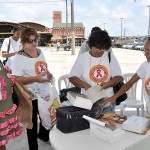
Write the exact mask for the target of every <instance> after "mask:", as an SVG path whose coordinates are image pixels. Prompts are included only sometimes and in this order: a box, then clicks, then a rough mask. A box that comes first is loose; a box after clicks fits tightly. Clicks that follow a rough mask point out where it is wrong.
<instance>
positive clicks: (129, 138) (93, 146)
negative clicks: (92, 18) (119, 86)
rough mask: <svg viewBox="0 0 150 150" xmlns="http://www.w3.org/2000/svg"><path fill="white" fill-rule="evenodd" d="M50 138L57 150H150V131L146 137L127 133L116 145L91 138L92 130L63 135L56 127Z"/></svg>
mask: <svg viewBox="0 0 150 150" xmlns="http://www.w3.org/2000/svg"><path fill="white" fill-rule="evenodd" d="M49 138H50V141H51V145H52V147H53V148H54V149H55V150H100V149H101V150H109V149H110V150H124V149H125V150H150V131H149V132H148V133H147V134H146V135H139V134H136V133H132V132H128V131H126V136H125V137H124V138H123V139H121V140H120V141H118V142H117V143H115V144H109V143H106V142H104V141H103V140H101V139H99V138H96V137H93V136H90V129H87V130H82V131H78V132H74V133H68V134H65V133H62V132H61V131H59V130H58V129H57V128H56V126H55V127H54V128H53V129H52V130H51V131H50V134H49Z"/></svg>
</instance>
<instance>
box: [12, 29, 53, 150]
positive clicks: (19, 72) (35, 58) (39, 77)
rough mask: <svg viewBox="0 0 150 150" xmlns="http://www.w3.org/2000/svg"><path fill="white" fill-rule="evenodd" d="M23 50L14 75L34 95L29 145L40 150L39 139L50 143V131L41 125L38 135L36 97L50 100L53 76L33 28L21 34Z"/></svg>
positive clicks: (31, 148)
mask: <svg viewBox="0 0 150 150" xmlns="http://www.w3.org/2000/svg"><path fill="white" fill-rule="evenodd" d="M21 43H22V45H23V49H22V50H20V51H19V52H18V53H17V54H16V55H15V56H14V60H13V63H12V74H13V75H15V77H16V80H18V81H20V82H22V83H23V84H25V85H27V87H28V89H29V90H30V91H31V93H32V94H33V95H34V96H33V100H32V108H33V111H32V123H33V128H32V129H27V136H28V144H29V149H30V150H33V149H34V150H38V142H37V138H40V139H42V140H44V141H45V142H48V140H49V131H48V130H46V129H45V128H44V127H43V126H42V124H41V123H40V130H39V133H38V134H37V120H38V102H37V97H36V95H37V94H38V95H40V96H41V97H43V98H44V99H46V98H49V97H50V95H49V91H50V86H49V84H50V83H49V82H51V80H52V74H51V73H50V72H49V71H48V66H47V63H46V60H45V57H44V55H43V53H42V51H41V50H40V49H37V46H38V34H37V32H36V31H35V30H34V29H33V28H26V29H24V30H23V31H22V33H21Z"/></svg>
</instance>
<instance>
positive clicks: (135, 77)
mask: <svg viewBox="0 0 150 150" xmlns="http://www.w3.org/2000/svg"><path fill="white" fill-rule="evenodd" d="M139 79H140V77H139V76H138V75H137V74H136V73H135V74H134V75H133V77H132V78H131V79H130V80H129V81H128V82H127V83H126V84H124V85H123V86H122V87H121V89H120V90H119V91H118V92H117V93H116V94H114V95H113V96H112V97H110V98H108V99H107V100H106V101H105V102H104V103H103V104H102V106H104V105H106V104H107V103H108V102H111V103H114V102H115V101H116V99H117V98H118V97H119V96H121V95H122V94H123V93H125V92H127V91H128V90H129V89H130V88H131V87H132V86H133V84H134V83H136V82H137V81H138V80H139Z"/></svg>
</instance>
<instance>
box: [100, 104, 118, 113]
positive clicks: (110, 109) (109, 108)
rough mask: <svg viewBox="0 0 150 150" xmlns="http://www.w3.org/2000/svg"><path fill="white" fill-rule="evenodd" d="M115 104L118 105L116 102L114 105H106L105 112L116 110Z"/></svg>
mask: <svg viewBox="0 0 150 150" xmlns="http://www.w3.org/2000/svg"><path fill="white" fill-rule="evenodd" d="M115 106H116V104H113V105H110V106H108V107H105V108H104V109H103V113H105V112H115Z"/></svg>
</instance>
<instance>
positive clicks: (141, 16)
mask: <svg viewBox="0 0 150 150" xmlns="http://www.w3.org/2000/svg"><path fill="white" fill-rule="evenodd" d="M136 1H137V2H135V1H134V0H74V10H75V11H74V20H75V22H82V23H83V25H84V27H85V35H86V36H88V34H90V31H91V28H92V27H93V26H99V27H101V28H102V29H104V24H105V29H106V30H107V31H108V33H109V35H111V36H120V35H121V19H120V18H123V20H122V29H123V30H122V34H123V35H124V34H125V35H126V36H130V35H146V34H147V33H148V26H149V8H148V7H147V6H149V5H150V0H136ZM3 2H5V3H3ZM14 2H18V3H14ZM19 2H36V3H19ZM38 2H39V3H38ZM65 4H66V3H65V0H0V8H1V9H0V21H8V22H26V21H27V22H36V23H40V24H43V25H45V26H47V27H49V28H52V26H53V19H52V17H53V16H52V13H53V11H55V10H59V11H62V22H64V23H65V21H66V19H65V17H66V13H65V11H66V5H65ZM70 10H71V9H70V0H68V18H69V22H70V18H71V12H70Z"/></svg>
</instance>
